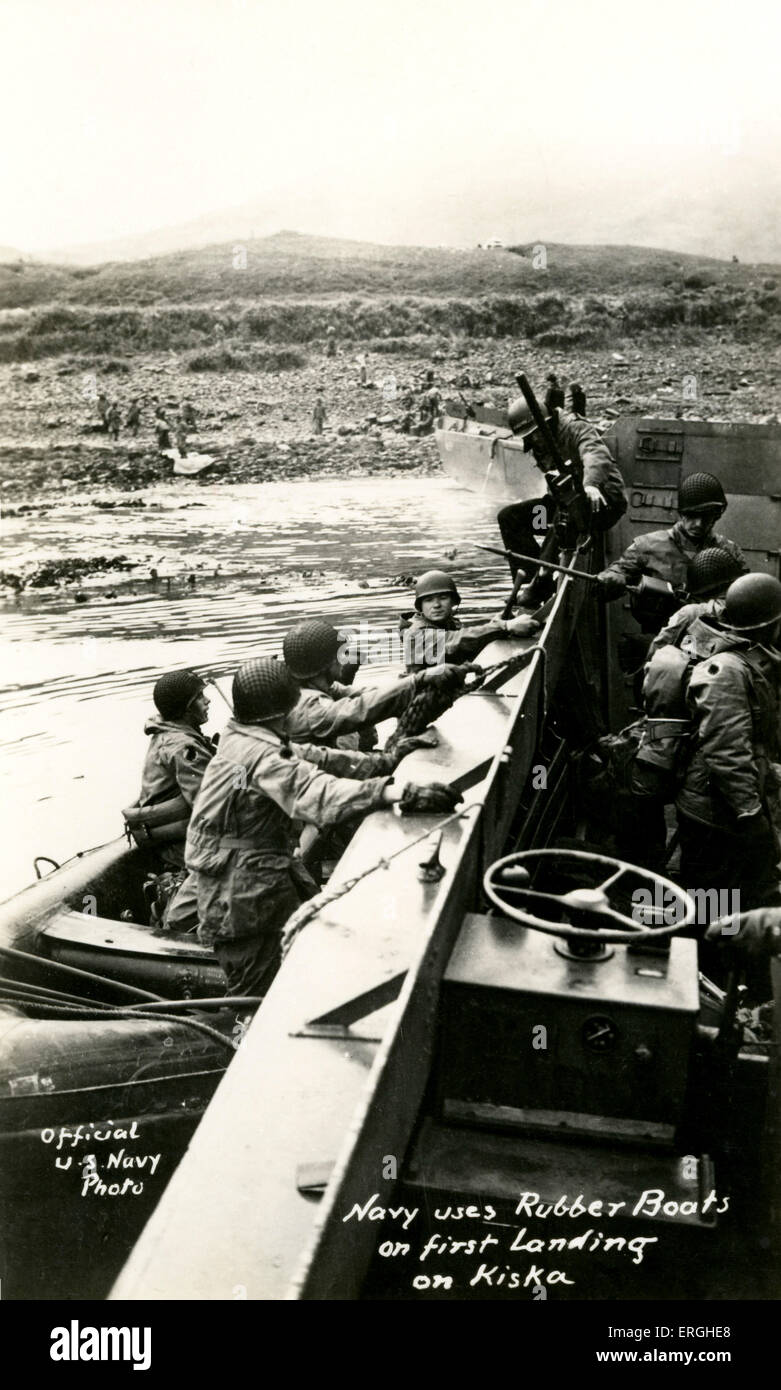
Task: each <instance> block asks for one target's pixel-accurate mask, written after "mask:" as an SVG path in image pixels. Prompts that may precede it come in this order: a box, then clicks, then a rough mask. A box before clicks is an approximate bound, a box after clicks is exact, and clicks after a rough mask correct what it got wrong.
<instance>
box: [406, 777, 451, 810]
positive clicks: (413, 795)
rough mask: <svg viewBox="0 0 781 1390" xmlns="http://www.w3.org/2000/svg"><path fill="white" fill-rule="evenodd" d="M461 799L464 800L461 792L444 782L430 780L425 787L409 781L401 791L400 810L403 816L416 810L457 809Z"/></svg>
mask: <svg viewBox="0 0 781 1390" xmlns="http://www.w3.org/2000/svg"><path fill="white" fill-rule="evenodd" d="M460 801H463V797H462V795H461V793H460V792H456V791H453V790H452V789H451V788H450V787H446V786H445V784H444V783H443V782H429V783H428V784H427V785H426V786H423V787H419V786H418V785H417V784H416V783H415V782H408V783H407V785H406V786H405V788H404V790H403V792H402V793H401V800H400V801H399V810H400V812H401V814H402V815H403V816H408V815H412V814H414V813H415V812H418V813H425V812H426V811H455V809H456V806H458V804H459V802H460Z"/></svg>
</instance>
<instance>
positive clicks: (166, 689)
mask: <svg viewBox="0 0 781 1390" xmlns="http://www.w3.org/2000/svg"><path fill="white" fill-rule="evenodd" d="M205 686H206V682H205V681H204V680H201V677H200V676H199V675H197V674H196V672H195V671H189V670H188V671H169V672H168V673H167V674H166V675H164V676H161V677H160V679H159V680H158V681H156V682H155V688H154V690H153V691H152V699H153V700H154V702H155V704H156V705H157V708H158V710H159V711H160V713H161V715H162V716H163V719H181V718H182V716H183V715H184V713H185V711H186V709H187V706H188V705H189V704H191V703H192V701H193V700H194V699H195V697H196V695H200V693H201V691H202V690H203V689H204V688H205Z"/></svg>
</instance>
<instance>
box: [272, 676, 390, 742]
mask: <svg viewBox="0 0 781 1390" xmlns="http://www.w3.org/2000/svg"><path fill="white" fill-rule="evenodd" d="M417 688H418V686H417V682H416V681H415V679H414V677H408V678H404V679H402V680H394V681H390V682H389V683H388V684H387V685H381V686H369V687H367V688H365V689H363V690H355V689H353V687H352V686H347V685H340V684H339V683H338V682H334V684H333V685H331V686H330V688H329V690H328V691H327V692H326V691H323V690H321V689H320V687H319V686H314V685H308V684H307V683H306V682H305V681H302V682H301V694H300V696H299V699H298V701H297V702H296V704H295V705H294V706H293V708H292V709H291V710H290V711H289V712H288V714H286V715H285V723H284V733H285V734H286V735H287V736H288V738H291V739H294V740H295V741H296V742H297V743H301V742H311V743H321V744H328V745H331V746H335V744H336V741H337V739H338V738H341V736H342V735H345V734H352V733H355V732H358V731H360V730H361V729H363V728H365V727H367V726H371V725H373V724H378V723H379V722H380V721H381V720H383V719H391V718H393V717H395V716H396V715H398V714H401V712H402V710H404V709H406V707H407V705H408V704H409V702H410V700H411V699H412V697H413V695H414V694H415V693H416V690H417Z"/></svg>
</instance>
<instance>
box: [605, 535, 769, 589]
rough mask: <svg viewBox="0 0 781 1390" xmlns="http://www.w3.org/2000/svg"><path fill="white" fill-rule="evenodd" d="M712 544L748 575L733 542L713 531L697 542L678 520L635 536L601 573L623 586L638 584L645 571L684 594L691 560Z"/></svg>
mask: <svg viewBox="0 0 781 1390" xmlns="http://www.w3.org/2000/svg"><path fill="white" fill-rule="evenodd" d="M712 546H717V547H718V548H719V550H726V551H727V552H728V553H729V554H730V555H733V556H734V557H735V559H736V560H739V561H741V562H742V565H743V569H742V573H743V574H748V565H747V564H746V557H745V555H744V554H743V551H742V550H741V548H740V546H739V545H736V544H735V541H731V540H728V539H727V537H726V536H721V535H716V534H712V535H710V536H707V537H705V538H704V539H703V540H702V541H701V542H700V543H699V544H697V543H695V542H694V541H691V540H689V538H688V536H686V535H684V533H683V531H682V530H681V524H680V522H679V521H676V523H675V525H674V526H671V527H670V529H669V530H667V531H649V532H648V533H647V534H646V535H645V536H638V537H637V538H636V539H635V540H633V541H632V544H631V545H630V546H627V548H626V550H625V551H624V553H623V555H620V556H619V558H618V559H617V560H614V561H613V563H612V565H608V567H607V569H606V570H604V571H603V573H604V574H605V575H611V576H614V577H615V578H616V579H620V580H621V581H622V582H623V584H624V587H626V585H627V584H632V585H635V584H639V582H640V580H641V578H642V576H643V575H644V574H647V575H649V576H650V577H651V578H653V579H666V580H667V582H668V584H671V585H672V587H673V589H675V590H676V592H678V593H685V592H686V589H687V586H688V569H689V564H690V562H691V561H692V560H693V559H694V557H695V555H697V554H699V552H700V551H701V550H706V549H710V548H711V547H712Z"/></svg>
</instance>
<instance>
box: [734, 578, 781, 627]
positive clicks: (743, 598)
mask: <svg viewBox="0 0 781 1390" xmlns="http://www.w3.org/2000/svg"><path fill="white" fill-rule="evenodd" d="M780 618H781V584H779V582H778V580H777V579H774V578H773V576H772V575H771V574H743V575H741V577H740V579H736V580H734V582H733V583H732V584H730V586H729V588H728V590H727V599H726V602H725V604H724V612H723V613H722V615H721V618H720V620H719V621H720V622H721V623H722V625H723V626H724V627H729V628H732V630H733V631H734V632H753V631H754V630H755V629H756V628H761V627H771V626H772V624H773V623H776V622H778V620H779V619H780Z"/></svg>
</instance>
